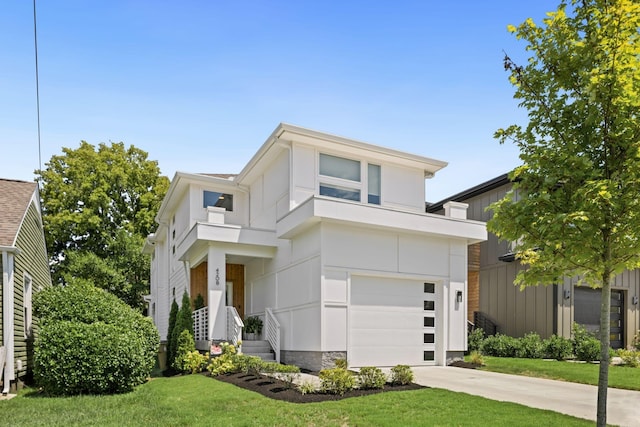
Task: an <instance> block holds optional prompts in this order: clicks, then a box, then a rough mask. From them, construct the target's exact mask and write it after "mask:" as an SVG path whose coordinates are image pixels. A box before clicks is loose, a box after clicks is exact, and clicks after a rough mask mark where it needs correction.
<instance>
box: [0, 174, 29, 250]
mask: <svg viewBox="0 0 640 427" xmlns="http://www.w3.org/2000/svg"><path fill="white" fill-rule="evenodd" d="M34 191H36V183H35V182H26V181H14V180H11V179H2V178H0V246H13V245H14V243H15V240H16V234H17V233H18V229H19V228H20V224H21V223H22V218H24V215H25V212H26V211H27V209H28V208H29V202H30V201H31V196H33V192H34Z"/></svg>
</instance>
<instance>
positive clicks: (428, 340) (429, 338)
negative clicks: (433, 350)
mask: <svg viewBox="0 0 640 427" xmlns="http://www.w3.org/2000/svg"><path fill="white" fill-rule="evenodd" d="M434 342H436V335H435V334H424V343H425V344H433V343H434Z"/></svg>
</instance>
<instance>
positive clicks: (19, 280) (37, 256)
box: [14, 203, 51, 378]
mask: <svg viewBox="0 0 640 427" xmlns="http://www.w3.org/2000/svg"><path fill="white" fill-rule="evenodd" d="M16 247H18V248H19V249H20V254H19V255H18V256H16V259H15V264H14V266H15V273H14V280H15V283H14V284H15V287H14V292H15V293H14V313H15V317H16V318H15V323H14V346H15V360H16V363H17V361H18V360H21V361H22V370H20V371H18V370H17V369H16V377H18V378H20V377H23V376H24V375H25V374H26V373H27V367H28V368H29V369H31V368H32V367H33V340H32V339H29V340H27V339H25V337H24V305H23V304H24V295H23V294H24V282H23V279H24V274H25V273H28V274H29V275H30V276H31V279H32V295H35V293H36V292H38V291H39V290H40V289H42V288H44V287H45V286H51V274H50V272H49V260H48V257H47V250H46V243H45V240H44V233H43V230H42V222H41V219H40V214H39V212H38V209H37V208H36V206H35V205H34V204H33V203H32V204H31V205H29V208H28V210H27V214H26V216H25V219H24V221H23V223H22V227H21V228H20V230H19V231H18V237H17V239H16ZM33 325H34V338H35V336H36V334H37V319H36V318H35V316H34V317H33Z"/></svg>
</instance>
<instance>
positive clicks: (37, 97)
mask: <svg viewBox="0 0 640 427" xmlns="http://www.w3.org/2000/svg"><path fill="white" fill-rule="evenodd" d="M36 22H37V20H36V0H33V42H34V47H35V51H36V111H37V114H38V169H39V170H42V148H41V144H40V79H39V77H38V26H37V24H36Z"/></svg>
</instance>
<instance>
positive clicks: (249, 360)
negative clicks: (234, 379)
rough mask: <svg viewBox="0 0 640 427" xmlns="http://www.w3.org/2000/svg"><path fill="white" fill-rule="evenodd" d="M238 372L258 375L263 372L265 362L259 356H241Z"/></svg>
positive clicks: (238, 358)
mask: <svg viewBox="0 0 640 427" xmlns="http://www.w3.org/2000/svg"><path fill="white" fill-rule="evenodd" d="M236 360H237V365H238V372H242V373H245V374H252V375H258V374H259V373H260V372H261V371H262V366H263V365H264V361H263V360H262V359H261V358H260V357H258V356H248V355H246V354H241V355H239V356H238V357H237V358H236Z"/></svg>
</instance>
